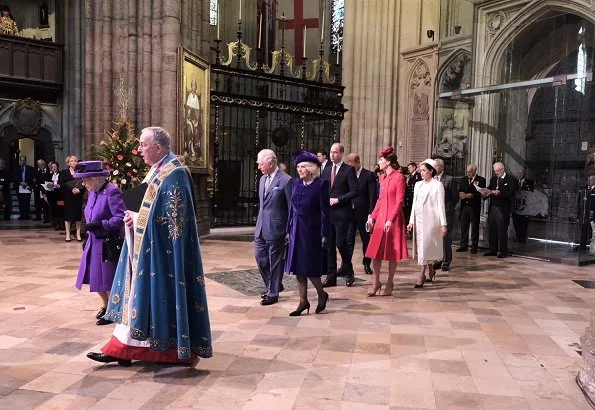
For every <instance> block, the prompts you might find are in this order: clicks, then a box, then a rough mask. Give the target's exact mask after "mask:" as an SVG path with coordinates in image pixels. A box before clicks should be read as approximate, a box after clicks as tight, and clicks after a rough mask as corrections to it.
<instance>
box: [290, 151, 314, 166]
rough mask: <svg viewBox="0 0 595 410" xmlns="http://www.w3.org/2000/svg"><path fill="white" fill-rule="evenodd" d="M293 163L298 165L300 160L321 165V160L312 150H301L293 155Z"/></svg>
mask: <svg viewBox="0 0 595 410" xmlns="http://www.w3.org/2000/svg"><path fill="white" fill-rule="evenodd" d="M291 162H292V163H293V165H297V164H299V163H300V162H312V163H313V164H316V165H317V166H320V161H319V160H318V157H317V156H316V154H313V153H311V152H310V151H299V152H297V153H296V154H295V155H294V156H293V160H292V161H291Z"/></svg>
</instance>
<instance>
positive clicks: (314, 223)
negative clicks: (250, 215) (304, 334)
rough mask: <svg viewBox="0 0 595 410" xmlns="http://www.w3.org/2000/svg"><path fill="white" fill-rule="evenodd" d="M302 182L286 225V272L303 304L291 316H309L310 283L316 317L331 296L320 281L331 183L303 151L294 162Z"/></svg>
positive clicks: (295, 188) (324, 262)
mask: <svg viewBox="0 0 595 410" xmlns="http://www.w3.org/2000/svg"><path fill="white" fill-rule="evenodd" d="M293 164H294V165H295V166H296V167H297V172H298V175H299V177H300V180H299V181H298V180H296V181H295V182H294V183H293V186H292V189H291V207H290V210H289V222H288V224H287V232H288V233H287V239H288V240H289V245H288V251H287V260H286V262H285V272H288V273H289V274H293V275H295V278H296V281H297V286H298V293H299V295H300V304H299V305H298V307H297V309H296V310H295V311H294V312H291V313H290V314H289V316H300V315H301V314H302V312H303V311H304V310H307V311H308V313H310V302H308V279H309V280H310V282H312V285H314V287H315V288H316V291H317V292H318V306H317V307H316V313H320V312H322V311H323V310H324V309H325V308H326V302H327V301H328V293H326V292H325V291H324V290H323V289H322V281H321V280H320V277H321V276H322V275H326V270H327V267H326V265H327V259H326V258H327V256H326V255H327V250H326V246H327V238H328V235H329V232H330V199H329V190H330V188H329V183H328V181H323V180H322V179H321V178H320V162H319V161H318V158H317V157H316V155H315V154H313V153H311V152H308V151H300V152H298V153H297V154H296V156H295V157H294V159H293Z"/></svg>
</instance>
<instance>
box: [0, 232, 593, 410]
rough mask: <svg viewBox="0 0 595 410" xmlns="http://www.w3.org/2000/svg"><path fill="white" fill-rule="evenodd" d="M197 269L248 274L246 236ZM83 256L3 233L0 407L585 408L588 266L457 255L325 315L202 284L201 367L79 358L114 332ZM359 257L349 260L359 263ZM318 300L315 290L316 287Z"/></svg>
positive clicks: (50, 236) (46, 238) (361, 290)
mask: <svg viewBox="0 0 595 410" xmlns="http://www.w3.org/2000/svg"><path fill="white" fill-rule="evenodd" d="M202 253H203V260H204V263H205V271H206V272H221V271H226V270H233V271H240V270H245V269H251V268H254V265H255V264H254V259H253V244H251V243H248V242H238V241H230V242H224V241H213V240H207V241H206V242H204V243H203V245H202ZM80 254H81V250H80V244H79V243H77V242H71V243H65V242H64V241H63V236H60V235H59V234H58V233H56V232H54V231H50V230H41V229H29V230H0V409H10V408H15V409H27V408H40V409H64V408H73V409H85V408H92V409H102V408H109V409H110V410H114V409H135V408H143V409H161V408H172V409H180V408H201V409H213V408H223V409H236V408H238V409H240V408H241V409H292V408H294V409H415V408H428V409H514V410H522V409H539V410H544V409H564V410H570V409H587V408H589V406H588V404H587V402H586V401H585V399H584V398H583V396H582V394H581V392H580V390H579V389H578V387H577V386H576V384H575V381H574V377H575V375H576V373H577V371H578V370H579V367H580V362H581V358H580V354H579V352H580V346H579V345H578V341H579V340H578V338H579V336H580V335H581V334H582V333H583V331H584V329H585V327H586V326H587V324H588V319H589V315H590V312H591V310H592V309H593V308H594V307H595V299H594V298H593V295H594V293H593V292H594V290H593V289H587V288H584V287H582V286H580V285H578V284H577V283H575V282H573V280H591V279H595V268H594V267H586V268H576V267H571V266H563V265H557V264H549V263H545V262H538V261H532V260H527V259H519V258H509V259H506V260H500V259H486V258H483V257H480V256H472V255H460V254H455V261H454V262H453V269H452V271H451V272H449V273H448V274H440V275H439V276H438V282H437V283H435V284H433V285H428V286H426V287H424V288H423V289H421V290H413V289H412V284H413V281H414V279H413V276H414V271H415V269H416V266H415V265H414V264H413V263H411V262H410V263H405V264H402V265H400V266H399V268H398V280H397V286H396V289H395V292H394V293H393V296H392V297H373V298H370V297H366V296H365V293H366V289H367V281H368V279H369V277H367V276H365V275H362V274H361V272H358V277H359V278H360V279H363V280H364V282H360V283H359V284H358V286H356V287H354V288H346V287H344V286H340V287H337V288H333V289H332V290H331V291H330V295H331V300H330V302H329V304H328V309H327V312H326V313H325V314H321V315H314V314H311V315H307V316H302V317H300V318H290V317H288V313H289V312H290V311H291V310H293V308H295V306H296V305H297V297H296V295H295V292H285V293H283V294H282V297H281V302H280V303H278V304H276V305H273V306H268V307H261V306H260V305H259V303H258V302H259V298H258V297H254V296H245V295H244V294H242V293H241V292H237V291H234V290H233V289H231V288H229V287H227V286H225V285H222V284H220V283H217V282H215V281H213V280H210V279H207V284H208V287H207V289H208V296H209V308H210V313H211V325H212V329H213V339H214V351H215V355H214V357H213V358H212V359H208V360H202V361H201V362H200V363H199V364H198V365H197V366H196V368H195V369H187V368H179V367H167V366H156V365H152V364H144V363H136V364H134V365H133V366H132V367H129V368H122V367H119V366H117V365H103V366H102V365H99V364H98V363H95V362H92V361H90V360H88V359H87V358H86V357H85V354H86V353H87V352H89V351H93V350H97V349H98V348H99V347H100V346H102V345H103V343H104V342H105V341H106V340H107V339H108V338H109V337H110V334H111V330H112V327H111V326H103V327H100V326H96V325H95V324H94V323H95V319H94V315H95V312H96V310H97V308H98V307H99V303H98V302H99V298H98V297H97V296H96V295H93V294H90V293H89V292H87V291H83V292H78V291H76V290H75V289H74V287H73V282H74V278H75V275H76V271H77V267H78V259H79V257H80ZM360 257H361V253H359V252H358V254H357V255H356V256H355V257H354V260H359V258H360ZM312 300H313V301H315V296H314V295H312Z"/></svg>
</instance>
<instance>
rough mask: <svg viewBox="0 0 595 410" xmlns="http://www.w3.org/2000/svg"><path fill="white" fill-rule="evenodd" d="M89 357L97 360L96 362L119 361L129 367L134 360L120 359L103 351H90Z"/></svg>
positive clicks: (121, 364)
mask: <svg viewBox="0 0 595 410" xmlns="http://www.w3.org/2000/svg"><path fill="white" fill-rule="evenodd" d="M87 357H88V358H89V359H91V360H95V361H96V362H100V363H112V362H118V364H119V365H120V366H127V367H128V366H130V365H131V364H132V360H126V359H118V358H117V357H113V356H108V355H106V354H103V353H94V352H89V353H87Z"/></svg>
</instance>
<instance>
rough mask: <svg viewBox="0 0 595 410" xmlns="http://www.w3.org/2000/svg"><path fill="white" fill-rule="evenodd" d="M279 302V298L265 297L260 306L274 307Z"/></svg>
mask: <svg viewBox="0 0 595 410" xmlns="http://www.w3.org/2000/svg"><path fill="white" fill-rule="evenodd" d="M278 301H279V298H274V297H273V298H272V297H269V296H265V297H264V298H263V299H262V300H261V301H260V304H261V305H262V306H269V305H274V304H275V303H277V302H278Z"/></svg>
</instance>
